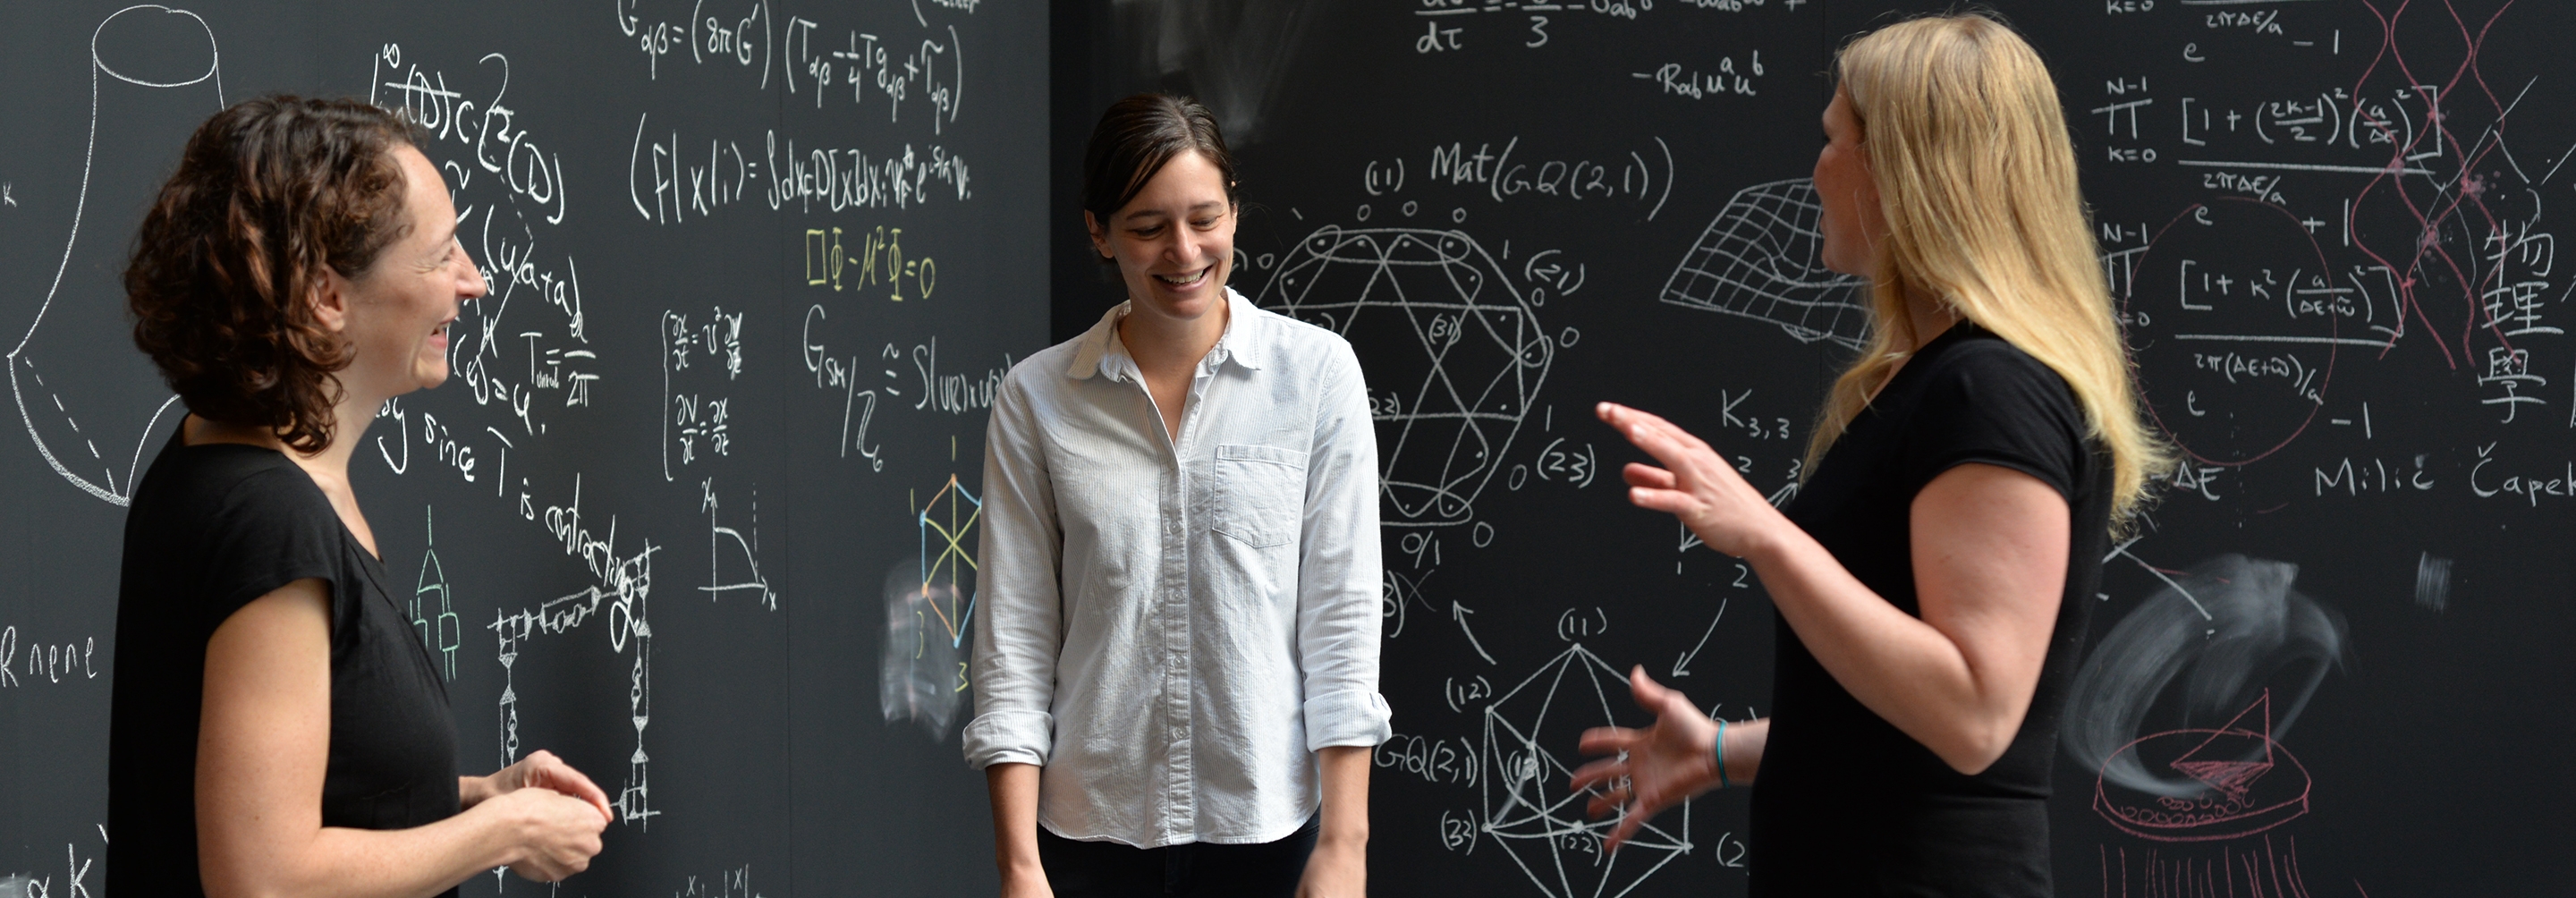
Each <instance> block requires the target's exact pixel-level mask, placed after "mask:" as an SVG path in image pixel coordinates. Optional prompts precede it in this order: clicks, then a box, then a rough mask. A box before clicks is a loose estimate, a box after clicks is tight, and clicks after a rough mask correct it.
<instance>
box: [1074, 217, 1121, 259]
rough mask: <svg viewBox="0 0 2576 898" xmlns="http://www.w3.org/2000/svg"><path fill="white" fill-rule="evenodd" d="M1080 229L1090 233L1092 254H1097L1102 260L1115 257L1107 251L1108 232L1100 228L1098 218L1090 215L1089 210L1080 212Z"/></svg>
mask: <svg viewBox="0 0 2576 898" xmlns="http://www.w3.org/2000/svg"><path fill="white" fill-rule="evenodd" d="M1082 229H1083V230H1085V231H1089V232H1091V251H1092V252H1096V253H1099V254H1100V257H1101V258H1103V259H1113V258H1116V257H1117V256H1116V255H1115V254H1113V253H1111V252H1110V251H1109V230H1108V229H1107V228H1103V227H1101V226H1100V219H1099V217H1098V216H1094V215H1092V214H1091V210H1089V209H1084V210H1082Z"/></svg>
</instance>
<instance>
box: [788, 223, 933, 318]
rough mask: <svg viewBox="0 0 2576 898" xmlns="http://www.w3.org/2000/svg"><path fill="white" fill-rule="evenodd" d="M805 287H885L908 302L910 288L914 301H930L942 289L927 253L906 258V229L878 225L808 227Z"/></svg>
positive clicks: (895, 298)
mask: <svg viewBox="0 0 2576 898" xmlns="http://www.w3.org/2000/svg"><path fill="white" fill-rule="evenodd" d="M804 243H805V286H808V287H830V288H832V289H833V290H835V291H839V290H851V291H857V290H864V289H867V288H868V287H871V286H882V287H885V288H886V298H887V299H890V300H892V301H895V302H902V301H904V289H905V287H907V286H909V287H910V288H911V292H912V298H914V299H929V298H930V294H931V292H932V291H935V290H937V289H939V262H938V261H937V260H934V259H932V258H931V257H929V256H906V255H904V252H903V229H902V228H889V227H886V226H884V225H878V226H876V227H873V228H869V229H867V230H864V231H858V232H855V233H852V232H845V231H843V230H842V229H840V228H806V229H805V239H804Z"/></svg>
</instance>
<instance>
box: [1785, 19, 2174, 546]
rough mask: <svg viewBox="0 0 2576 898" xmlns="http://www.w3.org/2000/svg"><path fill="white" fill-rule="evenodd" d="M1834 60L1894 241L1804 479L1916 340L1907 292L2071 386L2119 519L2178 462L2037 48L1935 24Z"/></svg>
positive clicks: (1970, 25) (1854, 45)
mask: <svg viewBox="0 0 2576 898" xmlns="http://www.w3.org/2000/svg"><path fill="white" fill-rule="evenodd" d="M1835 67H1836V70H1837V74H1838V75H1839V77H1840V80H1841V83H1842V88H1843V90H1844V91H1846V92H1847V93H1848V95H1849V96H1850V98H1851V99H1850V104H1851V110H1852V113H1853V116H1854V117H1855V118H1857V119H1858V120H1859V121H1860V123H1861V133H1862V135H1863V137H1862V140H1861V149H1862V153H1863V157H1862V158H1864V159H1866V160H1867V161H1868V164H1869V170H1870V179H1871V181H1872V183H1873V184H1875V185H1876V186H1877V188H1878V195H1879V204H1880V206H1881V207H1882V210H1883V211H1884V212H1885V215H1886V221H1887V232H1886V233H1885V234H1882V235H1880V237H1881V243H1880V252H1879V258H1878V270H1877V271H1875V272H1873V277H1872V279H1871V285H1870V315H1871V324H1872V326H1871V328H1870V340H1869V344H1868V346H1867V347H1866V348H1865V349H1863V350H1862V352H1861V355H1860V357H1859V358H1858V359H1856V360H1854V361H1853V362H1852V365H1851V367H1850V368H1849V369H1847V370H1845V371H1844V372H1843V374H1842V376H1841V377H1840V378H1838V379H1836V380H1835V381H1834V386H1833V390H1832V392H1831V394H1830V395H1828V397H1827V398H1826V401H1825V408H1824V411H1823V413H1822V414H1821V415H1820V416H1819V420H1818V421H1817V426H1816V431H1815V436H1814V437H1813V438H1812V439H1811V440H1810V441H1809V443H1808V445H1807V464H1806V469H1807V470H1809V471H1813V470H1815V467H1816V464H1817V463H1818V462H1819V461H1820V460H1822V459H1823V457H1824V454H1825V450H1826V448H1827V447H1830V446H1832V445H1833V443H1834V441H1835V440H1836V439H1838V438H1840V437H1841V436H1842V433H1843V429H1844V428H1845V427H1847V426H1849V425H1850V424H1851V421H1852V419H1853V418H1854V417H1855V416H1857V415H1859V414H1860V411H1861V409H1862V408H1864V407H1866V406H1867V405H1868V404H1869V398H1870V395H1871V393H1872V392H1874V391H1875V390H1876V389H1877V388H1878V386H1879V385H1880V384H1881V383H1882V382H1884V381H1885V380H1886V379H1887V376H1888V374H1889V372H1891V371H1893V370H1894V369H1895V368H1896V366H1898V365H1900V364H1902V363H1903V362H1904V361H1905V358H1906V356H1907V355H1908V354H1909V353H1910V352H1911V351H1912V349H1913V347H1914V346H1915V344H1916V342H1917V341H1916V339H1915V333H1914V325H1913V319H1912V318H1911V317H1910V316H1908V315H1907V314H1906V306H1905V296H1906V294H1907V292H1908V291H1909V290H1914V291H1920V292H1921V293H1922V294H1924V295H1929V296H1935V297H1939V298H1940V300H1941V301H1942V302H1943V303H1945V304H1947V305H1948V307H1949V308H1950V309H1951V310H1953V311H1955V312H1957V313H1958V314H1959V315H1960V316H1961V317H1963V318H1966V319H1967V320H1969V321H1971V322H1974V323H1976V325H1977V326H1978V327H1981V328H1984V329H1986V330H1987V331H1990V332H1992V333H1994V334H1995V335H1996V336H1999V337H2002V338H2003V339H2005V340H2006V341H2009V342H2010V343H2012V344H2013V345H2014V346H2016V347H2019V348H2020V349H2021V350H2022V351H2023V352H2026V353H2029V354H2030V355H2031V357H2033V358H2036V359H2038V360H2039V361H2040V362H2041V363H2042V364H2045V365H2047V366H2048V367H2049V368H2051V369H2053V370H2055V371H2056V372H2057V374H2058V376H2060V377H2063V378H2065V380H2066V384H2067V386H2068V387H2070V388H2072V389H2073V390H2074V392H2075V398H2076V400H2077V401H2078V402H2079V403H2081V404H2082V405H2083V406H2084V417H2085V422H2086V424H2087V425H2088V435H2089V436H2090V437H2091V438H2092V439H2094V440H2095V441H2097V442H2099V443H2100V445H2101V446H2103V447H2104V448H2106V449H2108V450H2109V452H2110V455H2111V463H2112V475H2111V489H2112V513H2111V520H2112V527H2113V530H2114V531H2120V530H2122V529H2124V528H2125V526H2126V525H2127V523H2128V522H2129V520H2130V519H2131V516H2132V515H2133V514H2135V513H2136V512H2137V511H2139V510H2140V509H2141V508H2142V507H2143V505H2144V504H2145V502H2146V501H2147V498H2148V495H2149V493H2148V484H2149V483H2150V482H2151V481H2154V480H2156V479H2158V478H2161V477H2162V476H2163V475H2164V474H2165V473H2166V472H2167V471H2170V470H2171V469H2172V465H2173V454H2172V451H2171V450H2170V449H2169V448H2168V447H2167V446H2166V444H2165V442H2164V440H2163V439H2162V437H2160V436H2159V435H2157V434H2156V433H2155V432H2154V431H2153V430H2151V429H2149V428H2148V427H2147V426H2146V424H2145V423H2144V422H2143V421H2141V420H2140V419H2139V415H2138V405H2137V396H2136V393H2135V392H2134V390H2133V389H2132V387H2131V383H2132V380H2131V378H2130V372H2129V362H2128V353H2127V351H2126V349H2127V347H2126V345H2125V343H2124V342H2123V340H2122V338H2121V335H2120V327H2119V323H2118V321H2117V320H2115V318H2114V316H2113V310H2112V305H2111V291H2110V284H2109V282H2108V280H2107V279H2106V278H2105V276H2104V274H2103V270H2102V266H2101V262H2100V258H2099V256H2098V248H2097V247H2096V246H2095V244H2094V242H2093V234H2092V222H2091V221H2090V219H2089V217H2088V216H2087V214H2086V212H2085V208H2084V199H2083V194H2082V191H2081V189H2080V187H2079V186H2078V185H2077V183H2076V173H2075V150H2074V146H2073V144H2072V143H2071V142H2070V140H2069V139H2068V136H2067V129H2066V118H2065V114H2064V113H2063V112H2062V111H2061V110H2060V109H2059V107H2058V101H2057V88H2056V85H2055V84H2054V83H2053V82H2051V81H2050V80H2049V76H2048V68H2047V66H2046V65H2044V64H2043V63H2041V62H2040V60H2039V54H2037V53H2036V52H2033V51H2032V50H2031V48H2030V45H2029V44H2027V43H2024V42H2023V41H2022V39H2021V37H2020V36H2019V35H2016V34H2014V33H2013V31H2012V29H2011V28H2009V27H2006V26H2005V25H2004V24H2002V23H2001V22H1997V21H1995V20H1993V19H1990V18H1987V17H1985V16H1980V15H1946V16H1927V17H1923V18H1917V19H1911V20H1907V21H1903V22H1898V23H1896V24H1894V25H1890V26H1887V27H1885V28H1881V29H1879V30H1878V31H1876V32H1872V33H1871V34H1869V35H1867V36H1865V37H1862V38H1860V39H1858V40H1855V41H1853V42H1851V43H1850V44H1849V45H1847V46H1845V47H1844V48H1843V49H1842V51H1841V52H1840V53H1838V54H1836V57H1835Z"/></svg>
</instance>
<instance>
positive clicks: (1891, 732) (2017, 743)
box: [1749, 322, 2111, 896]
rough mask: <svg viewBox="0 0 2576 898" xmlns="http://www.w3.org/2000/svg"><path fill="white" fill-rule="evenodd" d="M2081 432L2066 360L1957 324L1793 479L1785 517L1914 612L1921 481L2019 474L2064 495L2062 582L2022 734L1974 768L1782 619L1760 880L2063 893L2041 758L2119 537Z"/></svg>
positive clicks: (2102, 479)
mask: <svg viewBox="0 0 2576 898" xmlns="http://www.w3.org/2000/svg"><path fill="white" fill-rule="evenodd" d="M2085 431H2086V427H2085V418H2084V412H2083V407H2082V406H2081V405H2079V404H2077V402H2076V400H2075V396H2074V393H2073V392H2072V391H2071V390H2069V389H2068V388H2067V386H2066V382H2065V381H2064V380H2063V379H2062V378H2060V377H2058V375H2057V373H2056V372H2054V371H2052V370H2050V369H2049V368H2048V367H2047V366H2046V365H2043V364H2041V363H2040V362H2039V361H2038V360H2036V359H2033V358H2031V357H2030V356H2029V355H2027V354H2025V353H2023V352H2022V351H2021V350H2020V349H2018V348H2015V347H2014V346H2013V345H2012V344H2010V343H2007V342H2005V341H2003V340H2002V339H2000V338H1998V337H1996V336H1994V335H1993V334H1991V333H1987V332H1985V331H1983V330H1980V329H1978V328H1977V327H1976V326H1975V325H1973V324H1970V323H1967V322H1961V323H1959V324H1957V325H1955V326H1953V327H1951V328H1950V329H1949V330H1948V331H1946V332H1944V333H1942V334H1941V335H1940V336H1939V337H1937V338H1935V339H1933V340H1932V342H1930V343H1928V344H1925V345H1924V347H1923V348H1922V349H1921V350H1920V351H1918V352H1917V353H1915V355H1914V357H1913V358H1912V359H1911V360H1909V361H1908V362H1907V363H1906V364H1905V367H1904V368H1903V369H1901V370H1899V371H1898V372H1897V374H1896V376H1895V377H1894V378H1892V379H1891V380H1890V381H1889V382H1888V384H1887V385H1886V387H1884V388H1883V389H1881V390H1880V391H1879V394H1878V396H1877V397H1876V398H1875V399H1874V400H1872V402H1871V403H1870V405H1869V407H1868V408H1867V409H1865V410H1863V411H1862V412H1861V413H1860V414H1859V415H1858V416H1856V417H1854V418H1853V420H1852V423H1851V426H1850V427H1849V428H1848V429H1847V430H1845V431H1844V433H1843V436H1842V438H1841V439H1840V440H1838V441H1836V442H1835V443H1834V446H1833V448H1832V449H1831V450H1830V451H1828V452H1827V453H1826V455H1825V457H1824V460H1823V461H1822V463H1820V464H1819V465H1818V466H1817V468H1816V471H1815V473H1814V475H1813V476H1812V477H1810V478H1809V479H1808V481H1807V483H1806V484H1805V486H1804V487H1802V488H1801V489H1800V490H1799V491H1798V497H1797V501H1796V502H1794V503H1792V504H1791V505H1790V506H1789V508H1788V515H1789V517H1790V519H1791V520H1793V521H1795V522H1797V524H1798V526H1799V527H1801V528H1804V529H1805V530H1806V531H1807V533H1809V534H1810V535H1812V536H1814V537H1815V538H1816V541H1817V542H1819V543H1822V544H1823V545H1824V547H1825V548H1826V550H1828V551H1830V552H1832V553H1833V555H1834V558H1835V559H1836V560H1838V561H1840V562H1842V564H1843V566H1844V567H1845V568H1847V569H1849V570H1850V571H1851V573H1852V575H1853V576H1855V577H1857V578H1859V579H1860V581H1861V582H1862V583H1863V584H1866V585H1867V586H1868V587H1869V588H1870V589H1872V590H1874V591H1876V592H1877V593H1878V594H1879V595H1880V596H1882V597H1884V598H1886V599H1887V601H1888V602H1889V603H1890V604H1893V605H1895V606H1896V607H1897V608H1898V609H1900V610H1903V611H1904V612H1905V613H1907V614H1914V615H1918V616H1919V615H1920V614H1921V611H1920V608H1919V606H1918V605H1917V604H1916V598H1915V592H1914V566H1913V553H1912V542H1911V539H1910V537H1909V530H1910V527H1909V524H1910V516H1911V514H1912V512H1913V504H1914V497H1915V494H1917V493H1919V492H1921V491H1922V489H1923V486H1924V485H1925V484H1927V483H1930V482H1931V481H1932V479H1933V478H1935V477H1938V476H1940V475H1941V473H1942V472H1945V471H1948V470H1949V469H1951V468H1953V467H1956V466H1958V465H1961V464H1967V463H1971V462H1974V463H1981V464H1990V465H1999V466H2002V467H2006V468H2011V469H2013V470H2017V471H2021V472H2023V473H2026V474H2029V475H2031V476H2033V477H2036V478H2039V480H2040V481H2041V482H2043V483H2046V484H2048V485H2049V486H2052V487H2055V488H2056V489H2057V491H2058V493H2059V494H2060V495H2063V496H2065V497H2066V502H2067V506H2068V510H2069V512H2070V517H2069V524H2070V527H2071V532H2070V540H2069V541H2070V545H2069V546H2068V547H2067V568H2066V591H2065V593H2064V594H2063V596H2061V597H2060V599H2059V602H2058V611H2057V628H2056V631H2055V633H2054V635H2053V636H2051V637H2050V641H2049V646H2048V655H2047V658H2046V660H2045V661H2044V662H2043V664H2042V666H2041V668H2040V675H2039V689H2038V691H2037V692H2036V693H2035V694H2033V695H2032V696H2031V704H2030V712H2029V714H2028V716H2026V717H2024V718H2023V720H2022V726H2021V732H2020V733H2019V734H2018V735H2016V736H2015V737H2014V738H2013V742H2012V745H2011V747H2010V748H2008V749H2006V750H2005V752H2004V754H2003V757H2002V758H2000V759H1998V760H1997V761H1995V763H1994V765H1993V766H1991V767H1988V768H1987V769H1986V770H1985V771H1984V772H1982V773H1979V774H1978V775H1976V776H1965V775H1961V774H1960V773H1959V772H1957V771H1955V770H1952V769H1950V767H1949V765H1947V764H1945V763H1943V762H1942V761H1941V759H1940V758H1939V757H1938V756H1936V755H1934V754H1933V753H1932V751H1931V750H1930V749H1928V748H1925V747H1923V745H1922V743H1919V742H1916V741H1914V739H1913V737H1910V736H1907V735H1905V733H1904V732H1903V731H1901V730H1898V729H1897V728H1896V727H1895V726H1894V725H1892V724H1889V723H1888V722H1887V721H1886V720H1885V719H1882V718H1880V717H1879V716H1878V715H1877V714H1876V713H1874V712H1872V711H1870V710H1869V708H1867V707H1866V706H1863V705H1862V704H1861V703H1860V702H1859V700H1857V699H1854V698H1853V697H1852V695H1851V693H1850V692H1849V691H1847V690H1845V689H1844V688H1843V686H1842V684H1841V683H1839V682H1837V681H1836V680H1835V679H1834V678H1833V675H1832V674H1830V673H1828V672H1826V670H1825V669H1824V667H1823V666H1822V665H1820V664H1818V663H1817V661H1816V658H1815V656H1814V655H1813V654H1810V653H1809V652H1808V651H1807V647H1806V645H1805V644H1804V643H1802V642H1800V641H1799V639H1798V636H1797V634H1796V632H1795V631H1793V630H1791V629H1790V628H1789V625H1788V623H1787V621H1785V620H1778V621H1775V623H1774V625H1775V628H1776V631H1777V634H1778V636H1777V639H1778V644H1777V647H1776V656H1777V661H1776V664H1777V670H1776V671H1775V672H1774V674H1773V687H1772V688H1773V694H1772V706H1773V710H1772V717H1771V737H1770V744H1769V746H1768V747H1767V748H1766V749H1765V751H1764V753H1763V758H1762V771H1761V775H1760V777H1759V778H1758V779H1757V780H1756V782H1755V784H1754V791H1753V819H1752V836H1751V839H1750V840H1749V842H1750V847H1751V849H1752V852H1751V859H1750V860H1751V864H1752V867H1751V870H1750V872H1751V874H1752V877H1751V879H1752V887H1753V892H1754V894H1756V895H1796V896H1841V895H1873V896H1875V895H1926V896H1928V895H1980V896H1984V895H1997V896H2048V895H2052V894H2054V893H2053V891H2052V890H2051V886H2050V878H2049V865H2048V794H2049V762H2050V759H2051V757H2052V749H2053V748H2054V746H2055V745H2056V742H2057V722H2058V717H2059V715H2060V712H2061V711H2062V710H2063V706H2064V704H2065V697H2066V686H2067V682H2068V681H2069V680H2070V679H2071V678H2072V677H2073V676H2074V673H2075V666H2076V662H2077V660H2078V656H2079V655H2080V654H2081V652H2082V648H2083V642H2084V633H2085V627H2086V623H2087V620H2088V618H2089V615H2090V612H2091V609H2092V606H2093V591H2094V588H2095V587H2096V585H2097V584H2099V583H2100V581H2101V577H2102V555H2103V553H2104V551H2106V549H2107V543H2108V542H2109V535H2108V533H2107V532H2106V530H2107V527H2108V524H2109V521H2110V496H2111V488H2110V460H2109V457H2108V456H2107V455H2103V454H2100V453H2099V452H2098V451H2097V447H2096V446H2095V445H2094V444H2093V443H2092V442H2091V441H2090V440H2089V439H2087V438H2086V435H2085Z"/></svg>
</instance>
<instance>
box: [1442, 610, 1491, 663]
mask: <svg viewBox="0 0 2576 898" xmlns="http://www.w3.org/2000/svg"><path fill="white" fill-rule="evenodd" d="M1474 613H1476V612H1474V611H1470V610H1468V609H1467V606H1465V605H1461V604H1458V602H1457V601H1456V600H1454V599H1453V600H1451V601H1450V602H1449V616H1450V617H1454V618H1457V619H1458V632H1460V633H1465V634H1467V644H1468V645H1472V646H1475V647H1476V654H1478V655H1483V656H1484V658H1485V663H1487V664H1494V665H1500V664H1501V663H1502V662H1500V661H1496V660H1494V656H1492V655H1486V654H1485V645H1484V643H1481V642H1477V641H1476V631H1474V630H1470V629H1467V615H1470V614H1474Z"/></svg>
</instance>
